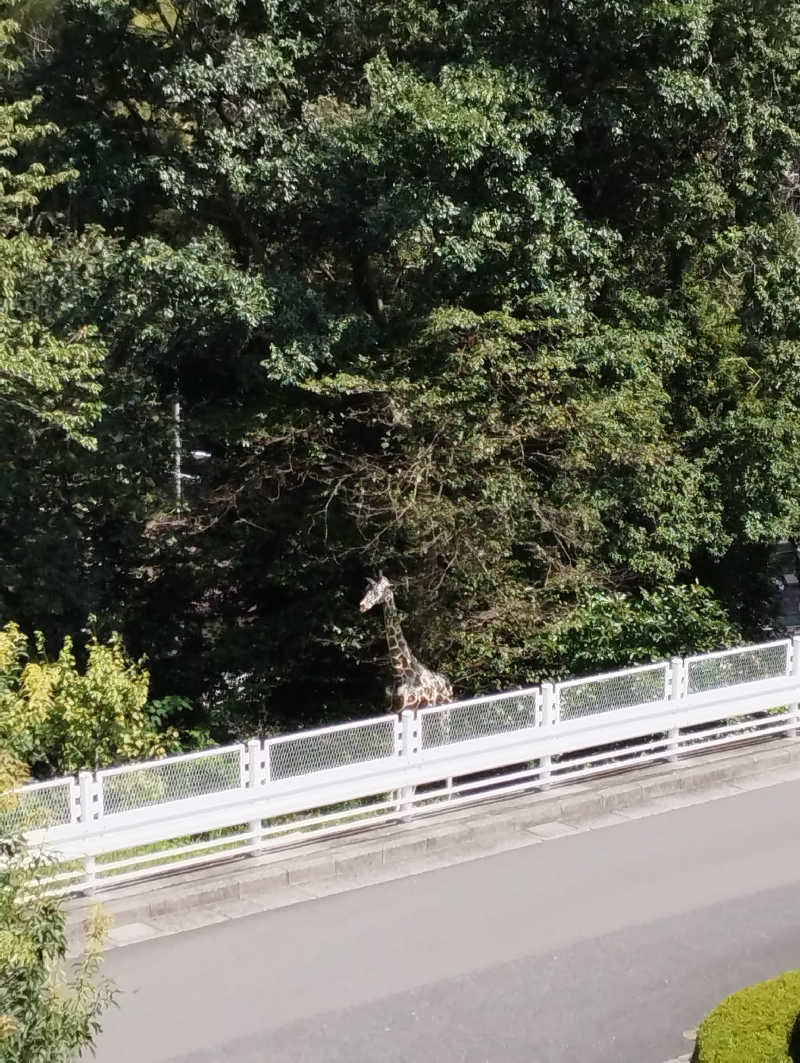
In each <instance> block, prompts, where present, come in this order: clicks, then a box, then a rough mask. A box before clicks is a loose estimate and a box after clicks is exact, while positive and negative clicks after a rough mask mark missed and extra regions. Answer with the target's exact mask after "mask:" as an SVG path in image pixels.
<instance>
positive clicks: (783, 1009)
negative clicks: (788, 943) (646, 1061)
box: [692, 971, 800, 1063]
mask: <svg viewBox="0 0 800 1063" xmlns="http://www.w3.org/2000/svg"><path fill="white" fill-rule="evenodd" d="M799 1014H800V971H788V972H787V973H786V974H782V975H780V977H778V978H771V979H770V980H769V981H768V982H760V983H759V984H758V985H754V986H749V987H748V988H747V989H742V990H740V991H739V992H738V993H734V994H733V995H732V996H729V997H728V998H727V1000H724V1001H723V1002H722V1003H721V1004H720V1005H719V1007H717V1008H715V1009H714V1011H712V1012H711V1014H710V1015H708V1016H707V1017H706V1018H705V1019H704V1020H703V1022H702V1023H701V1024H700V1028H699V1029H698V1031H697V1042H696V1044H695V1050H694V1054H693V1055H692V1063H792V1061H793V1060H796V1059H798V1058H800V1040H799V1039H798V1038H797V1034H796V1027H797V1023H798V1015H799Z"/></svg>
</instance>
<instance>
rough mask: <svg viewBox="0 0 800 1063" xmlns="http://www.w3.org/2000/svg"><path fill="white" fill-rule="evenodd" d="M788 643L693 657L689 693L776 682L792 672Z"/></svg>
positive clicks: (688, 671)
mask: <svg viewBox="0 0 800 1063" xmlns="http://www.w3.org/2000/svg"><path fill="white" fill-rule="evenodd" d="M789 645H790V644H789V643H788V642H778V643H773V644H771V645H768V646H746V647H744V649H741V650H731V651H730V652H729V653H719V654H708V655H707V656H704V657H690V658H689V659H688V660H687V662H686V669H687V691H688V693H689V694H701V693H702V692H703V691H705V690H718V689H719V688H720V687H729V686H735V685H736V684H737V683H754V682H756V681H757V680H759V679H777V678H779V677H780V676H782V675H786V674H787V673H788V671H789Z"/></svg>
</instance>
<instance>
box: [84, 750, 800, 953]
mask: <svg viewBox="0 0 800 1063" xmlns="http://www.w3.org/2000/svg"><path fill="white" fill-rule="evenodd" d="M792 774H794V775H800V738H785V739H779V740H777V741H775V740H773V741H769V742H764V743H763V744H759V745H758V746H755V747H753V746H750V747H748V748H747V749H740V750H738V751H736V752H731V751H727V752H725V753H716V754H713V753H712V754H708V753H707V754H704V755H702V756H698V757H696V758H692V759H691V760H688V761H687V760H684V761H676V762H674V763H671V764H655V765H651V766H649V767H645V768H639V769H632V770H629V771H627V772H625V773H624V774H618V775H615V776H605V777H604V778H600V779H595V780H593V781H591V782H587V783H582V784H578V785H565V786H557V787H556V786H554V787H553V789H552V790H549V791H547V792H544V793H541V792H532V793H526V794H523V795H521V796H514V797H506V798H503V797H498V798H495V799H491V800H486V801H484V802H482V803H481V804H477V805H473V806H470V807H468V808H460V809H457V810H453V811H446V810H445V811H440V812H438V813H437V814H431V815H427V816H425V817H419V818H416V819H415V820H413V821H411V822H408V823H399V824H395V825H391V826H383V827H377V828H364V829H362V830H360V831H359V832H358V833H357V834H355V835H352V836H348V837H346V838H342V837H338V838H335V839H327V840H323V841H310V842H308V843H307V844H303V845H302V846H300V847H297V848H295V849H283V850H280V851H273V852H271V853H266V854H263V855H260V856H257V857H253V856H237V857H234V858H232V859H231V860H228V861H225V862H224V863H217V864H210V865H208V866H206V867H203V868H199V869H197V868H195V869H193V870H191V871H180V870H176V871H175V873H174V874H171V875H162V876H161V877H159V878H157V879H152V880H150V881H140V882H137V883H135V884H132V885H129V886H127V887H117V888H113V887H111V888H109V889H108V890H106V891H101V892H99V893H98V895H97V897H96V898H95V899H90V898H76V899H73V900H71V901H68V902H67V905H66V907H67V926H68V932H69V933H70V935H71V936H75V935H76V934H77V933H78V931H79V927H80V926H81V925H82V924H83V922H84V920H85V917H86V914H87V912H88V910H89V909H90V907H91V906H92V904H93V903H94V900H99V901H101V902H102V903H103V905H104V907H105V908H106V909H108V910H109V911H110V913H111V914H112V915H113V917H114V923H115V928H121V927H124V926H125V925H126V924H132V923H136V924H139V925H141V924H147V923H148V922H149V921H150V920H158V919H160V918H163V917H165V916H169V915H171V914H173V913H180V914H181V915H182V916H183V915H185V913H187V912H189V911H191V910H192V909H197V908H204V907H205V908H208V906H213V905H215V904H220V903H221V902H225V903H228V902H232V901H234V902H235V901H241V902H242V905H241V907H242V909H244V908H246V907H247V905H246V904H245V902H247V901H253V900H257V899H259V898H260V899H262V900H264V899H265V898H269V900H268V903H264V904H263V905H262V909H265V908H268V907H278V906H282V905H284V904H290V903H295V902H296V901H300V900H310V899H312V898H313V897H315V896H318V895H319V893H318V892H317V891H318V889H319V887H320V886H322V887H326V888H324V889H323V892H334V891H335V890H334V889H332V888H331V889H328V888H327V887H328V886H331V885H332V884H333V885H336V884H337V882H338V888H339V889H345V888H349V887H348V886H347V882H348V881H351V880H353V879H354V878H355V880H356V881H354V882H352V885H353V886H358V885H364V884H365V883H364V881H363V880H364V878H365V877H366V878H369V877H372V878H373V880H375V878H376V876H377V880H381V878H382V879H383V880H385V879H386V878H392V877H399V876H401V875H402V874H404V873H409V874H413V873H417V872H418V871H419V870H421V869H422V870H424V869H425V867H422V868H420V866H419V865H420V861H422V862H423V863H424V862H425V861H426V860H427V862H428V864H429V866H431V867H433V866H444V865H446V864H449V863H454V862H457V861H459V860H468V859H476V858H478V857H480V856H482V855H487V854H488V853H491V852H497V851H501V850H503V849H510V848H517V847H519V846H521V845H529V844H535V843H536V842H540V841H542V840H543V839H545V838H548V837H556V836H558V835H560V834H566V833H571V832H572V830H574V829H576V828H579V827H580V825H581V823H582V822H584V821H587V820H597V818H598V817H600V819H601V822H598V823H596V825H598V826H602V825H604V823H603V822H602V820H603V819H605V820H606V821H607V823H608V824H610V823H611V822H615V821H616V819H615V818H612V817H614V814H615V813H618V812H620V811H621V810H624V809H632V808H635V809H637V811H641V814H642V815H647V814H656V813H658V812H664V811H668V810H669V808H670V807H675V803H674V801H675V798H676V797H678V798H680V796H681V795H686V797H687V800H686V802H685V803H687V804H689V803H695V801H696V799H688V798H689V795H691V794H698V793H699V794H703V795H705V796H704V797H701V798H700V799H701V800H703V799H707V800H710V799H712V798H716V797H725V796H731V795H733V794H735V793H736V792H739V791H740V790H741V789H742V787H740V788H739V790H737V788H736V787H735V785H732V784H735V781H736V780H747V779H750V780H753V779H754V777H757V779H758V780H760V783H759V784H760V785H771V784H774V783H778V782H782V781H784V778H782V777H781V776H784V777H789V776H791V775H792ZM744 788H746V789H747V788H750V787H748V786H745V787H744ZM666 798H670V799H672V802H671V803H670V802H666V801H664V799H666ZM659 802H661V804H659ZM679 803H681V802H680V801H679ZM544 825H551V829H549V830H548V829H542V828H543V827H544ZM537 828H539V829H538V830H537ZM552 828H558V829H552ZM176 866H177V867H179V865H176ZM359 877H360V878H361V881H358V879H359ZM251 910H256V909H255V908H253V909H251ZM241 914H246V912H245V911H244V910H243V911H242V912H241ZM123 937H124V934H123V935H121V937H120V939H119V940H118V942H117V943H119V944H121V943H123V941H122V938H123Z"/></svg>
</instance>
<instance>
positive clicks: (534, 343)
mask: <svg viewBox="0 0 800 1063" xmlns="http://www.w3.org/2000/svg"><path fill="white" fill-rule="evenodd" d="M799 44H800V29H799V27H798V15H797V13H796V11H795V10H794V9H793V8H792V6H791V5H785V4H781V3H779V2H777V0H775V2H769V0H767V2H765V0H758V2H756V0H752V2H749V0H748V2H746V3H744V4H741V3H737V4H734V3H733V2H732V0H684V2H680V3H675V4H670V5H666V6H665V5H663V4H641V3H634V2H630V3H626V2H620V3H616V4H614V5H611V6H609V5H608V4H606V3H603V2H601V0H596V2H595V0H588V2H587V3H582V4H581V5H575V4H572V3H566V2H563V3H562V2H560V0H556V2H554V3H550V4H548V5H546V6H542V5H538V6H537V5H518V4H516V5H510V4H501V5H497V4H492V5H491V6H490V5H488V4H487V3H486V0H467V2H466V3H463V4H459V5H457V6H456V5H444V4H438V3H429V2H427V0H401V2H400V3H397V2H393V3H391V4H390V3H384V2H383V0H379V2H377V3H374V2H373V3H370V4H367V3H363V2H361V0H356V2H353V0H347V2H345V0H341V2H339V0H334V2H332V3H326V4H317V3H311V4H308V3H303V4H299V3H293V2H291V3H280V4H278V3H273V2H271V0H265V2H263V3H250V2H244V0H242V2H239V0H206V2H197V0H191V2H189V0H173V2H172V3H170V4H165V3H156V2H152V3H138V4H137V3H129V2H126V0H69V2H67V3H65V4H64V6H63V9H62V12H61V19H60V23H59V27H58V29H57V32H56V34H55V36H54V37H53V51H52V54H50V55H48V56H39V57H38V58H37V59H36V60H30V61H29V63H28V76H29V78H30V82H31V85H32V86H34V87H36V89H37V91H40V92H41V95H42V98H43V102H42V105H41V114H42V116H43V119H42V120H44V119H45V118H46V119H48V120H52V121H55V122H57V123H58V125H59V126H60V127H61V129H62V133H61V135H60V136H59V137H58V139H57V140H54V141H52V142H51V148H50V154H49V155H48V156H47V157H46V161H47V164H48V165H49V166H50V168H51V170H62V169H63V170H66V169H75V170H77V171H78V172H79V175H80V176H79V177H78V178H77V179H76V180H75V181H73V182H72V183H71V184H70V185H69V186H67V185H63V186H61V187H59V188H53V189H52V191H51V192H49V193H48V207H49V208H50V209H53V210H60V211H62V212H63V213H64V215H65V216H66V217H67V218H68V219H69V220H70V224H71V225H73V226H74V227H75V229H76V230H77V231H79V232H81V233H82V234H83V235H81V236H80V237H78V236H77V235H76V236H75V239H80V240H82V241H84V242H85V241H86V240H87V239H89V236H88V234H89V233H90V232H91V231H92V230H91V229H90V228H88V227H90V226H92V225H98V224H99V225H102V226H105V227H106V228H107V229H110V228H112V227H113V228H114V229H115V231H116V233H117V236H116V242H114V243H113V246H112V245H111V243H109V242H108V241H107V240H106V242H105V243H104V247H105V248H106V250H105V251H104V256H105V258H104V259H103V262H104V265H103V268H102V269H98V268H96V266H95V265H91V266H87V267H86V268H85V269H84V270H83V277H84V279H83V281H82V282H81V283H80V284H78V283H77V282H76V281H75V280H74V279H73V280H71V281H69V283H68V287H69V290H70V291H71V292H72V293H74V295H73V296H71V297H70V299H71V303H70V305H71V306H73V307H74V308H75V312H76V313H77V312H78V308H81V313H82V314H83V320H85V321H88V322H91V323H92V324H96V325H97V328H98V332H99V335H100V336H102V338H103V342H104V343H105V344H106V345H107V346H108V349H109V365H110V366H113V380H111V381H109V384H108V392H107V395H108V411H109V412H108V413H107V414H106V418H105V420H104V422H103V424H102V425H101V428H100V429H99V430H98V431H99V433H100V435H99V436H98V438H105V439H107V440H108V441H114V443H113V447H110V448H109V449H111V450H113V449H114V448H118V450H117V452H118V453H119V451H120V450H122V451H125V453H124V454H123V455H122V457H121V460H119V461H116V460H114V461H113V464H106V465H105V466H104V465H103V461H105V460H108V459H106V458H103V459H102V460H101V461H100V463H99V464H98V465H96V466H94V467H91V468H90V467H89V466H87V465H86V464H83V463H82V464H81V472H80V474H76V476H74V477H71V478H70V480H69V482H70V484H71V485H74V484H75V483H76V481H77V482H78V483H80V484H81V486H80V491H79V495H80V497H81V498H83V497H91V498H95V499H102V500H103V501H102V505H101V506H100V510H101V511H102V513H103V514H104V516H103V518H102V519H96V518H95V517H93V518H92V519H91V520H90V521H89V522H88V525H87V526H88V527H89V529H90V530H89V538H90V539H91V538H92V537H93V536H94V538H95V541H96V540H97V529H98V528H100V527H102V528H103V529H104V532H103V535H102V536H100V537H99V538H101V539H104V538H105V530H106V529H107V528H108V527H109V525H108V524H106V523H104V522H105V521H106V520H107V521H109V522H110V525H111V526H113V525H114V522H115V521H116V527H117V529H118V542H119V547H118V549H117V550H116V552H115V553H112V552H109V551H108V549H107V548H106V547H104V546H101V545H97V547H96V550H97V551H98V552H97V555H96V556H97V557H98V558H99V557H101V556H102V558H103V559H104V560H103V561H102V563H100V562H99V561H98V563H97V564H96V565H95V566H94V567H91V566H88V565H87V566H86V568H85V571H86V573H87V576H86V580H87V586H88V585H89V584H90V583H91V579H90V577H89V572H90V571H91V573H92V578H94V576H95V575H96V573H98V572H103V573H106V574H107V576H108V578H107V580H106V581H105V582H103V581H102V580H98V582H97V583H95V584H92V586H93V588H94V589H93V592H92V593H94V594H95V595H96V596H97V597H98V598H99V599H100V601H99V602H98V609H97V611H98V612H100V613H101V614H102V615H106V616H110V615H114V616H115V619H116V618H117V617H119V616H120V614H121V622H122V623H125V624H127V631H128V634H129V636H130V637H131V638H132V639H133V642H134V645H135V646H136V648H137V649H147V651H148V652H149V654H150V656H151V660H152V663H153V671H154V678H155V682H156V685H158V683H159V682H160V681H163V676H165V675H166V674H169V675H170V676H171V681H172V683H173V685H175V683H176V677H180V681H179V682H180V685H181V686H184V685H185V689H186V690H187V692H190V693H192V694H193V695H195V696H198V697H199V698H200V699H201V700H203V702H204V703H205V704H206V706H207V708H208V711H209V713H210V714H211V715H212V716H214V718H215V719H218V720H219V721H220V726H222V727H232V728H234V729H239V730H246V729H249V728H251V727H252V726H254V724H255V723H256V722H258V723H260V725H262V726H264V727H267V728H268V727H271V726H275V725H277V724H280V723H282V722H283V723H285V722H286V720H287V719H288V720H290V721H292V722H297V720H298V719H299V718H305V717H308V718H311V717H313V718H316V719H319V718H321V717H323V716H325V715H326V714H329V715H330V714H335V715H339V714H341V713H342V712H345V711H348V712H350V711H358V709H360V708H363V706H364V703H365V702H367V701H368V702H372V703H374V701H375V700H376V699H377V698H379V697H380V695H379V694H378V691H377V685H376V682H375V679H374V673H375V670H374V667H373V665H374V653H375V649H376V647H379V645H380V644H379V643H378V642H376V640H375V632H374V630H373V628H372V626H371V625H369V624H368V622H363V621H361V620H360V619H358V618H357V617H356V615H355V608H354V606H355V602H356V601H357V598H358V592H359V590H360V583H361V580H362V578H363V575H364V574H365V572H366V571H368V570H369V569H371V568H372V567H373V566H377V565H379V564H383V565H384V566H385V567H387V568H390V569H391V571H392V573H393V575H395V577H400V578H401V582H402V581H403V580H405V588H404V589H405V592H406V593H405V595H404V596H401V601H402V602H403V604H405V605H406V607H407V608H408V609H409V610H410V612H411V618H410V620H411V623H410V627H411V631H412V635H413V637H415V638H417V639H424V640H426V641H427V642H428V643H429V644H430V645H429V648H428V650H427V653H428V656H429V657H431V658H433V659H436V657H437V656H438V657H439V658H440V659H441V661H442V664H443V666H444V667H445V669H446V670H449V671H450V673H451V674H453V675H454V677H455V678H456V680H457V682H458V683H459V684H460V686H461V689H462V690H464V691H468V690H470V689H475V688H477V687H485V686H488V685H497V684H505V685H507V684H508V683H510V682H513V681H521V680H530V679H534V678H537V677H539V676H541V675H542V674H543V673H544V672H545V671H547V672H550V673H552V672H554V671H565V670H568V669H570V668H572V667H580V668H581V669H582V670H585V669H588V668H590V667H591V666H592V662H594V663H595V665H600V664H603V665H605V664H607V663H613V661H614V660H619V661H623V660H624V661H627V660H630V659H632V658H643V657H647V656H649V655H651V654H658V655H662V654H664V653H669V652H675V651H678V650H680V649H689V648H693V647H697V648H701V647H704V646H709V645H714V644H716V643H719V642H722V641H725V640H727V639H730V638H733V637H736V631H735V628H736V625H737V624H739V623H744V622H749V619H750V616H751V612H752V611H751V610H750V611H748V610H747V609H746V608H744V606H745V605H746V604H747V603H744V602H742V601H741V600H740V599H741V596H740V595H739V596H737V594H728V593H727V591H726V590H725V587H726V585H727V584H726V581H727V577H726V573H725V560H726V558H727V559H731V558H734V557H735V558H737V559H740V561H741V559H745V558H749V559H750V561H749V562H748V563H749V564H750V568H749V570H748V571H747V572H746V573H744V574H743V575H742V579H745V580H748V581H752V582H753V583H755V582H756V581H757V579H758V578H759V577H760V576H762V575H763V574H764V572H763V567H764V558H763V549H765V548H766V545H767V544H768V543H769V541H770V540H773V539H775V538H778V537H781V536H783V535H785V534H786V533H787V532H790V531H793V530H794V528H795V527H796V522H797V518H798V515H799V514H798V490H797V486H796V485H797V483H798V474H800V465H799V464H798V463H799V462H800V447H798V443H800V440H799V439H798V437H797V433H798V427H797V426H798V424H800V420H798V417H797V413H798V404H800V394H798V371H797V364H798V360H797V353H798V351H797V346H796V345H797V342H798V335H797V310H796V306H795V305H794V302H793V298H792V295H791V293H792V291H793V290H794V287H795V285H796V280H797V278H796V272H797V268H798V247H800V244H799V243H798V241H799V240H800V230H799V229H798V223H797V219H796V217H795V214H794V212H793V203H794V199H793V197H794V196H795V194H796V193H795V186H796V180H797V178H796V173H797V164H796V148H797V143H798V139H799V138H798V132H799V131H800V121H799V119H800V114H798V105H800V93H799V91H798V83H797V79H796V76H795V70H796V67H797V54H798V45H799ZM82 246H85V243H84V244H83V245H82ZM77 258H78V260H80V256H77ZM55 259H56V260H57V261H62V262H63V257H62V258H60V259H59V257H58V255H56V256H55ZM92 261H93V262H94V261H96V260H92ZM77 269H78V267H77V266H76V267H74V268H73V269H72V271H71V272H70V270H69V269H68V270H67V271H66V272H67V274H68V275H70V276H71V277H72V278H76V277H77V275H78V274H77V272H76V271H77ZM92 271H94V272H92ZM89 275H91V276H90V279H88V280H87V279H86V278H87V277H89ZM52 280H53V279H52V274H49V275H48V279H47V282H46V284H45V290H47V291H52V290H53V289H52ZM34 287H35V285H34ZM38 290H41V288H40V289H38ZM82 299H83V302H82V301H81V300H82ZM115 388H116V389H117V391H116V392H115ZM176 389H177V391H178V392H179V393H180V395H181V403H182V418H183V420H182V426H181V427H182V431H183V439H184V441H185V443H186V446H187V449H198V450H204V451H208V452H210V453H211V454H212V458H211V459H210V461H209V462H208V463H207V464H205V465H197V466H196V467H191V466H190V465H187V466H184V468H185V469H189V471H190V472H191V473H192V474H193V475H196V476H198V477H199V479H198V480H196V481H191V482H190V485H189V486H188V489H187V494H186V499H185V501H184V506H183V509H182V512H180V513H177V512H175V507H174V504H173V502H172V500H171V499H170V496H169V480H168V475H167V464H168V456H167V455H168V449H169V446H170V443H171V436H170V424H169V417H168V413H169V410H170V408H171V407H170V399H171V397H172V396H173V395H174V394H175V392H176ZM104 432H105V433H107V435H106V436H105V437H104V436H103V433H104ZM145 437H146V438H145ZM133 438H136V439H137V441H138V439H139V438H142V439H144V441H145V445H144V446H143V447H142V448H141V449H139V448H136V447H134V448H131V449H130V450H127V451H126V444H128V443H129V442H130V440H131V439H133ZM100 450H101V452H102V454H103V455H105V454H106V453H107V452H108V451H107V449H106V447H105V446H101V448H100ZM159 463H160V464H159ZM117 466H120V468H119V469H118V468H117ZM112 468H113V469H114V470H115V472H116V473H118V474H119V478H120V480H123V481H124V490H123V491H122V498H121V499H120V500H115V499H113V497H112V492H111V489H110V481H111V479H112V478H113V475H114V474H113V473H112V472H111V469H112ZM159 470H160V471H159ZM84 492H85V496H84ZM95 504H96V503H92V506H94V505H95ZM90 510H91V506H90ZM93 512H94V511H93ZM148 517H149V518H150V519H149V520H148V519H147V518H148ZM760 551H761V553H760ZM737 563H738V562H737ZM697 576H702V577H703V579H706V580H709V581H710V582H711V583H712V585H713V586H716V587H717V588H718V596H717V598H715V597H714V594H713V593H712V592H708V591H704V590H703V589H700V590H698V591H693V590H688V589H687V588H690V587H692V586H693V581H694V579H695V578H696V577H697ZM114 592H116V593H115V596H116V599H117V601H119V602H121V603H122V605H121V607H119V606H117V605H116V604H114V602H112V600H111V599H112V597H114ZM726 610H727V614H726ZM654 615H659V616H661V617H662V619H663V622H662V624H661V625H660V626H657V625H655V624H654V622H653V616H654ZM19 616H20V617H22V618H23V619H24V620H26V622H27V618H26V617H25V616H24V614H23V613H19ZM575 632H582V633H583V634H582V635H581V641H582V642H583V641H584V640H585V643H586V652H585V653H581V654H580V660H579V663H578V662H577V661H576V656H575V652H576V651H575V645H576V641H575V638H574V637H573V636H574V633H575ZM137 639H138V640H139V643H138V645H137V644H136V640H137ZM365 665H368V666H369V667H365ZM159 676H161V677H162V679H161V680H160V679H159ZM298 706H302V707H300V708H298ZM371 707H372V706H371V705H370V708H371Z"/></svg>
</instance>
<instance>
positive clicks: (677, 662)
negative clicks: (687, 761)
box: [667, 657, 686, 761]
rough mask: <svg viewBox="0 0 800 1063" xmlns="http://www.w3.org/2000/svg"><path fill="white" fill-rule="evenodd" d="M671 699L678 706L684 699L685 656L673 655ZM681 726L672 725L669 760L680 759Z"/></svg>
mask: <svg viewBox="0 0 800 1063" xmlns="http://www.w3.org/2000/svg"><path fill="white" fill-rule="evenodd" d="M669 674H670V683H669V700H670V702H671V703H672V704H673V705H674V706H675V707H676V709H677V707H678V704H679V703H680V702H681V701H683V697H684V687H685V684H686V664H685V662H684V660H683V657H673V658H672V660H671V661H670V673H669ZM680 733H681V729H680V727H671V728H670V729H669V733H668V735H667V760H668V761H674V760H677V759H678V739H679V738H680Z"/></svg>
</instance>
